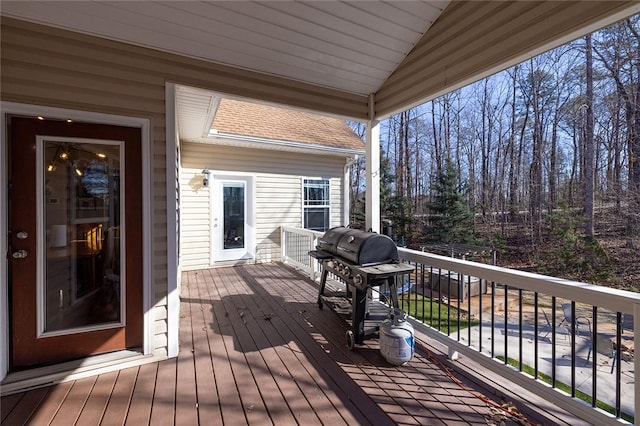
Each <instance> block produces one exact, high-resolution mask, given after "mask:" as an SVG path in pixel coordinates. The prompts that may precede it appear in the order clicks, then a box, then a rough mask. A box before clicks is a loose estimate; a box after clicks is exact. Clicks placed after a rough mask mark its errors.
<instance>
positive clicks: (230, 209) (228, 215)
mask: <svg viewBox="0 0 640 426" xmlns="http://www.w3.org/2000/svg"><path fill="white" fill-rule="evenodd" d="M222 196H223V203H222V204H223V205H222V208H223V216H224V235H223V238H224V248H225V249H237V248H244V184H243V183H242V182H232V183H223V185H222Z"/></svg>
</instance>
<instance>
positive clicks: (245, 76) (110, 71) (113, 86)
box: [0, 17, 366, 356]
mask: <svg viewBox="0 0 640 426" xmlns="http://www.w3.org/2000/svg"><path fill="white" fill-rule="evenodd" d="M0 19H1V20H0V23H1V26H0V31H1V33H0V43H1V44H0V50H1V51H2V55H1V58H0V60H1V65H2V74H1V80H0V91H1V92H0V93H1V97H2V100H3V101H10V102H20V103H27V104H34V105H43V106H50V107H59V108H67V109H74V110H81V111H91V112H100V113H108V114H117V115H124V116H131V117H139V118H145V119H149V120H150V122H151V129H150V137H151V147H150V152H151V159H150V161H151V163H150V170H151V174H152V175H151V204H152V205H151V214H152V218H153V220H154V222H153V223H152V224H151V234H152V235H151V263H152V264H151V285H152V292H153V294H151V295H150V299H151V303H152V305H153V306H154V308H153V313H152V318H154V319H155V323H154V325H153V331H154V333H155V337H154V342H153V346H154V348H155V354H156V355H159V356H162V355H163V354H166V351H167V347H166V342H167V334H166V333H167V323H166V321H167V307H166V303H167V302H166V297H167V280H168V276H167V232H166V229H167V211H166V197H167V193H166V183H165V180H166V173H165V169H166V156H165V149H166V135H165V99H164V98H165V84H166V82H167V81H171V82H177V83H183V84H187V85H193V86H197V87H203V88H207V89H211V90H216V91H220V92H224V93H229V94H234V95H238V96H245V97H249V98H259V99H261V100H265V101H269V102H276V103H278V102H282V103H287V104H291V105H297V106H300V107H303V108H310V109H318V110H321V111H325V112H330V113H334V114H344V115H345V116H350V117H354V118H363V117H365V116H366V99H364V98H363V97H359V96H355V95H352V94H339V93H338V92H333V91H327V90H325V89H323V88H318V87H313V86H310V85H305V84H302V83H297V82H294V83H291V82H288V81H286V80H284V79H280V78H275V77H271V76H259V75H256V74H254V73H251V72H248V71H243V70H235V69H230V68H228V67H224V66H220V65H215V64H210V63H205V62H202V61H197V60H194V59H189V58H183V57H179V56H176V55H171V54H168V53H162V52H157V51H153V50H150V49H145V48H140V47H136V46H131V45H127V44H123V43H118V42H113V41H109V40H104V39H100V38H96V37H92V36H87V35H82V34H77V33H73V32H69V31H65V30H60V29H55V28H51V27H46V26H42V25H37V24H32V23H27V22H23V21H19V20H15V19H11V18H6V17H2V18H0ZM290 83H291V84H290ZM327 94H328V95H329V97H326V95H327ZM277 167H281V165H279V164H274V168H277ZM282 167H284V165H282ZM171 196H173V194H171ZM170 215H171V216H173V212H170ZM182 226H185V224H184V223H183V224H182ZM184 255H185V257H186V258H187V259H188V258H189V257H190V256H192V255H191V254H190V253H189V252H188V251H187V252H186V253H184ZM172 279H173V277H172Z"/></svg>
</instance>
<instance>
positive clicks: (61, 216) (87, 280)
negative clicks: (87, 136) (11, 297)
mask: <svg viewBox="0 0 640 426" xmlns="http://www.w3.org/2000/svg"><path fill="white" fill-rule="evenodd" d="M120 151H121V147H120V145H119V144H99V143H73V142H59V141H55V142H54V141H45V142H44V149H43V150H42V152H43V155H44V164H45V172H44V179H45V185H44V188H45V192H44V194H43V197H44V226H45V228H44V229H45V230H46V246H45V247H46V248H45V250H46V266H45V276H44V278H45V282H44V287H43V290H44V291H43V294H44V304H43V306H42V307H41V308H42V309H44V326H45V327H44V331H45V332H55V331H62V330H67V329H74V328H80V327H90V326H97V325H101V324H108V323H119V322H120V320H121V311H122V309H121V302H120V293H121V288H120V244H121V240H120V180H119V173H120V153H121V152H120Z"/></svg>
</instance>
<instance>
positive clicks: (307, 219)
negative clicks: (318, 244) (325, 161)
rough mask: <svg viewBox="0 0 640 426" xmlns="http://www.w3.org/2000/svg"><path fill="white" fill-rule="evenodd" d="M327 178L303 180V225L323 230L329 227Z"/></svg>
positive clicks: (315, 229)
mask: <svg viewBox="0 0 640 426" xmlns="http://www.w3.org/2000/svg"><path fill="white" fill-rule="evenodd" d="M330 200H331V197H330V194H329V179H305V180H304V213H303V214H304V219H303V220H304V227H305V228H306V229H311V230H314V231H320V232H324V231H326V230H327V229H329V204H330Z"/></svg>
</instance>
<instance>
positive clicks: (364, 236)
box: [309, 227, 413, 349]
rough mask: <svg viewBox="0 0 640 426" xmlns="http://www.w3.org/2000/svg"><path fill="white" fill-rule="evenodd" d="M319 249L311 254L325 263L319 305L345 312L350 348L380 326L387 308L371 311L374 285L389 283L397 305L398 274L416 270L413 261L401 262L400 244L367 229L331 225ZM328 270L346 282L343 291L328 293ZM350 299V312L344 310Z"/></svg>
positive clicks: (394, 304)
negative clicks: (332, 226) (369, 303)
mask: <svg viewBox="0 0 640 426" xmlns="http://www.w3.org/2000/svg"><path fill="white" fill-rule="evenodd" d="M316 248H317V250H313V251H310V252H309V254H310V255H311V256H312V257H314V258H316V259H318V261H319V262H320V263H321V265H322V275H321V279H320V290H319V294H318V307H319V308H320V309H322V307H323V306H324V304H325V303H326V304H327V305H329V306H330V307H331V308H332V309H333V310H334V311H336V312H338V313H343V314H345V315H346V317H347V320H348V322H349V323H350V325H351V329H350V330H349V331H347V335H346V340H347V346H348V347H349V349H352V348H353V346H354V344H355V343H358V344H360V343H362V341H363V340H364V338H365V337H366V336H369V335H372V334H374V333H375V332H377V331H378V330H379V327H380V323H381V322H382V321H383V320H384V319H385V318H386V317H387V311H386V310H385V311H384V312H381V313H378V314H375V315H372V313H371V312H368V309H367V305H368V304H367V302H368V299H369V297H370V296H369V294H370V291H369V289H370V288H371V287H377V286H380V285H383V284H387V285H388V286H389V290H390V291H389V293H390V296H391V302H392V304H393V307H395V308H397V307H398V298H397V293H396V277H397V276H399V275H402V274H406V273H408V272H410V271H412V270H413V268H412V267H411V266H410V265H407V264H404V263H400V262H399V260H398V248H397V247H396V245H395V243H394V242H393V240H392V239H391V238H389V237H387V236H386V235H381V234H376V233H374V232H364V231H360V230H357V229H350V228H345V227H336V228H331V229H329V230H328V231H327V232H325V234H324V235H323V236H322V237H321V238H319V239H318V245H317V247H316ZM329 273H331V274H333V275H335V276H337V277H338V278H340V279H341V280H342V281H343V282H344V283H345V284H346V287H347V288H346V292H344V293H339V294H336V293H325V287H326V283H327V277H328V275H329ZM345 302H347V304H348V305H350V306H349V307H350V308H351V309H350V312H346V311H345Z"/></svg>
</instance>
